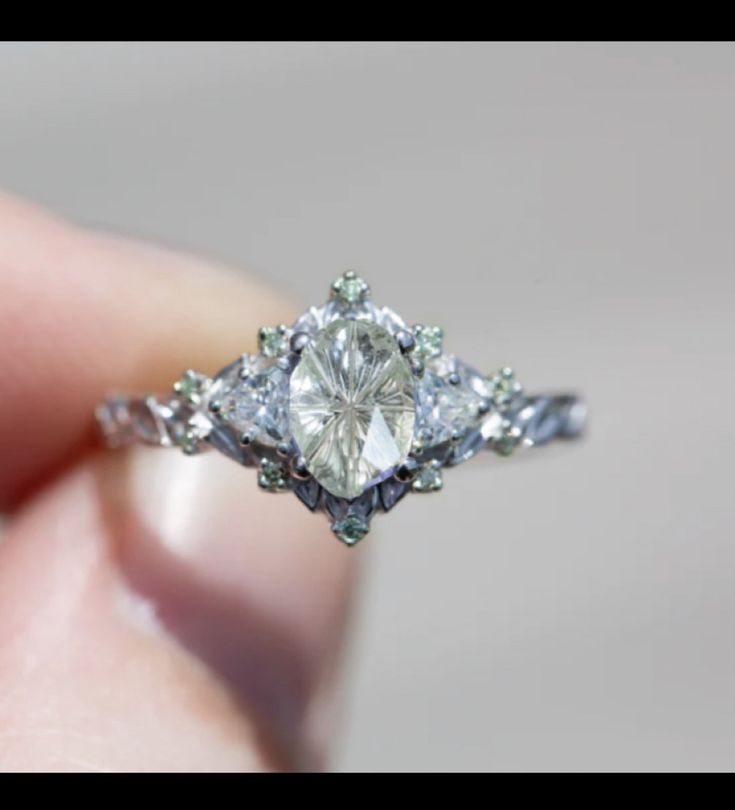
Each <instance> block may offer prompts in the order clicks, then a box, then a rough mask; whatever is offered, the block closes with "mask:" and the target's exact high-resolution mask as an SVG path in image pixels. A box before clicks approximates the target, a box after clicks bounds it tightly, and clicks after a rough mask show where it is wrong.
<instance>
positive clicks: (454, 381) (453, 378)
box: [447, 371, 462, 385]
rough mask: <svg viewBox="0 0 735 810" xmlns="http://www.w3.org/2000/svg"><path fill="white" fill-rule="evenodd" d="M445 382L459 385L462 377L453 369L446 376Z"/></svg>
mask: <svg viewBox="0 0 735 810" xmlns="http://www.w3.org/2000/svg"><path fill="white" fill-rule="evenodd" d="M447 382H448V383H449V384H450V385H459V384H460V383H461V382H462V378H461V377H460V376H459V374H457V372H456V371H453V372H452V373H451V374H450V375H449V376H448V377H447Z"/></svg>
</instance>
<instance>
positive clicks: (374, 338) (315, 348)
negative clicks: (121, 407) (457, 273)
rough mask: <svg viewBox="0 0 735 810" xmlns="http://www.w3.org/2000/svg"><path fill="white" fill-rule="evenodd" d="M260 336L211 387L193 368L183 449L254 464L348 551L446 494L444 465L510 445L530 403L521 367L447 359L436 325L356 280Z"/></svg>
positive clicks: (186, 379)
mask: <svg viewBox="0 0 735 810" xmlns="http://www.w3.org/2000/svg"><path fill="white" fill-rule="evenodd" d="M258 339H259V347H260V351H259V353H258V354H255V355H243V356H242V357H240V358H238V360H236V361H235V362H234V363H231V364H230V365H228V366H226V367H225V368H223V369H222V370H221V371H220V372H219V373H217V374H216V375H215V376H214V377H213V378H212V379H211V380H209V379H207V378H205V377H203V376H202V375H198V374H195V373H194V372H187V373H186V374H185V375H184V376H183V377H182V379H181V380H180V381H179V382H178V383H177V384H176V386H175V393H176V394H177V395H178V396H179V397H181V398H184V399H186V401H187V403H189V405H190V406H192V407H193V409H194V410H193V412H192V415H191V417H190V418H189V423H188V429H187V430H184V431H182V432H181V436H180V437H179V438H178V439H177V443H179V444H180V446H181V447H182V449H184V450H185V451H186V452H188V453H191V452H196V451H197V449H204V447H205V446H206V445H213V446H215V447H216V448H217V449H219V450H220V451H222V452H224V453H226V454H227V455H229V456H230V457H231V458H234V459H235V460H237V461H238V462H240V463H242V464H245V465H247V466H258V467H259V473H258V484H259V485H260V486H261V487H262V488H263V489H266V490H268V491H271V492H281V491H287V490H292V491H293V492H295V494H296V495H297V496H298V497H299V498H300V500H301V501H302V502H303V503H305V504H306V505H307V506H308V507H309V508H310V509H312V510H316V509H317V508H319V509H323V510H324V511H326V512H327V514H328V515H329V516H330V518H331V519H332V529H333V531H334V532H335V534H337V536H338V537H339V538H340V539H341V540H343V541H344V542H345V543H347V544H349V545H352V544H354V543H355V542H357V541H358V540H360V539H361V538H362V537H364V536H365V534H367V532H368V529H369V525H370V518H371V517H372V515H373V513H374V512H375V511H376V510H383V511H388V510H389V509H391V508H392V507H393V506H394V505H395V504H396V503H397V502H398V501H399V500H400V499H401V498H402V497H403V496H404V495H405V494H406V493H407V492H409V491H413V492H435V491H437V490H439V489H441V487H442V467H445V466H452V465H454V464H458V463H459V462H461V461H464V460H466V459H467V458H470V457H471V456H472V455H474V453H475V452H477V451H478V450H479V449H480V448H481V447H483V446H486V445H488V443H490V444H492V442H493V440H495V439H497V440H499V441H503V442H504V444H503V451H504V450H506V449H507V447H508V446H509V445H508V437H507V436H506V434H505V432H504V419H503V417H502V411H503V409H504V408H506V407H507V406H508V405H509V404H510V403H511V402H512V401H513V400H514V398H515V397H516V396H517V395H519V394H520V386H518V385H517V384H516V383H515V380H514V378H513V376H512V372H510V370H509V369H501V370H500V371H499V372H497V373H495V374H492V375H483V374H481V373H479V372H478V371H476V370H475V369H473V368H472V367H471V366H469V365H467V364H466V363H464V362H463V361H462V360H460V359H459V358H457V357H455V356H454V355H451V354H445V353H444V351H443V346H442V342H443V332H442V330H441V329H440V328H439V327H436V326H427V325H416V326H414V327H412V328H408V327H407V326H406V323H405V322H404V321H403V320H402V319H401V318H400V317H399V316H398V315H396V313H395V312H393V311H392V310H390V309H388V308H387V307H378V306H376V305H375V304H374V303H373V302H372V301H370V288H369V287H368V285H367V284H366V283H365V282H364V281H363V280H362V279H360V278H359V277H358V276H357V275H356V274H354V273H352V272H347V273H345V274H344V275H343V276H342V277H340V278H339V279H338V280H337V281H335V283H334V284H333V285H332V289H331V297H330V300H329V301H327V303H326V304H324V305H323V306H321V307H311V308H310V309H308V310H307V311H306V312H305V313H304V314H303V315H302V316H301V317H300V318H299V319H298V320H297V321H296V322H295V323H294V324H293V325H292V326H290V327H289V326H286V325H284V324H280V325H277V326H273V327H263V328H261V329H260V331H259V333H258ZM501 392H502V397H501V396H500V394H501ZM498 449H499V450H501V448H500V447H499V448H498Z"/></svg>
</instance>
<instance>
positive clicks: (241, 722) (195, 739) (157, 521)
mask: <svg viewBox="0 0 735 810" xmlns="http://www.w3.org/2000/svg"><path fill="white" fill-rule="evenodd" d="M289 310H290V308H289V306H288V305H287V304H286V303H284V302H283V301H282V300H280V299H279V298H278V297H277V296H276V295H275V294H273V293H272V292H271V291H269V290H268V289H266V288H264V287H262V286H260V285H258V284H256V283H255V282H253V281H251V280H250V281H245V280H243V278H241V277H238V276H236V275H233V274H229V273H228V272H226V271H224V270H222V269H219V268H217V267H215V266H213V265H212V264H211V263H208V262H206V261H203V260H201V259H197V258H192V257H187V256H183V255H179V254H176V253H173V252H170V251H167V250H163V249H159V248H155V247H152V246H147V245H143V244H139V243H137V242H132V241H127V240H123V239H119V238H116V237H111V236H105V235H101V234H96V233H92V232H88V231H84V230H82V229H79V228H76V227H74V226H71V225H68V224H65V223H63V222H60V221H58V220H56V219H54V218H52V217H50V216H48V215H46V214H44V213H42V212H40V211H38V210H36V209H34V208H32V207H30V206H28V205H27V204H25V203H22V202H19V201H17V200H13V199H10V198H7V197H0V447H1V448H2V451H1V452H0V508H2V509H3V510H4V511H6V512H7V513H8V515H9V519H8V522H7V525H6V526H5V529H4V532H3V536H2V538H0V770H3V771H17V770H34V771H47V770H64V771H78V770H83V771H171V770H177V771H178V770H180V771H215V770H221V771H231V770H266V769H287V770H292V769H314V768H318V767H322V765H323V762H324V759H323V758H324V753H325V751H326V749H327V743H328V739H329V736H330V734H331V729H332V725H333V723H332V719H333V714H334V706H335V695H336V691H337V689H336V685H337V684H336V682H337V677H336V673H337V670H338V661H339V648H340V643H341V640H342V635H343V629H344V624H345V616H346V614H347V609H348V605H349V599H350V582H351V579H352V567H353V563H354V556H353V555H354V552H350V551H348V550H347V549H345V548H344V547H343V546H341V545H340V544H338V543H336V542H334V539H333V537H332V536H331V534H330V532H329V530H328V528H327V527H326V524H323V523H322V522H321V521H319V520H316V519H314V520H309V518H308V515H305V514H304V512H303V510H302V508H301V507H300V506H299V504H298V503H297V502H296V500H295V499H291V498H282V499H278V498H277V496H273V495H266V494H263V493H261V492H259V491H258V489H257V487H256V485H255V482H254V480H252V472H251V471H247V470H242V469H239V468H238V467H237V466H236V465H233V464H232V463H231V462H229V461H228V460H227V459H224V458H222V457H220V456H219V455H218V454H207V455H205V456H201V457H197V458H194V459H191V458H185V457H183V456H182V455H181V454H178V453H174V452H173V451H157V450H155V449H150V448H142V449H137V450H134V451H126V452H116V453H106V452H104V451H100V450H99V448H96V446H95V441H94V439H95V437H94V432H93V429H92V428H93V421H92V413H93V410H94V407H95V405H96V404H97V403H98V402H99V401H100V400H101V399H102V398H103V397H104V396H105V394H107V393H108V392H109V391H110V390H111V389H114V390H125V389H130V390H132V391H136V390H151V391H156V390H167V389H168V388H169V387H170V385H171V383H172V381H173V380H174V379H175V378H176V377H177V376H178V375H179V374H180V373H181V371H183V370H184V369H185V368H187V367H193V368H197V369H199V370H202V371H205V372H214V371H216V370H217V369H218V368H220V367H221V366H223V365H224V364H225V363H227V362H228V361H229V360H230V359H231V358H232V357H234V356H236V355H238V354H239V353H242V352H243V351H251V350H253V348H254V337H255V333H256V330H257V327H258V326H259V325H261V324H271V323H279V322H281V321H284V320H288V317H289V315H290V314H293V313H292V312H291V311H289Z"/></svg>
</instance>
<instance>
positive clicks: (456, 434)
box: [450, 428, 467, 444]
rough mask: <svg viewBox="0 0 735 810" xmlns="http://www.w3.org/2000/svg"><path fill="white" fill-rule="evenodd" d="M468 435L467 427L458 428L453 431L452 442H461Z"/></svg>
mask: <svg viewBox="0 0 735 810" xmlns="http://www.w3.org/2000/svg"><path fill="white" fill-rule="evenodd" d="M466 435H467V431H466V430H465V429H463V428H457V429H456V430H453V431H452V436H451V438H450V441H451V442H452V444H459V443H460V442H461V441H462V439H464V437H465V436H466Z"/></svg>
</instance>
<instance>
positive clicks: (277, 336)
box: [258, 324, 290, 357]
mask: <svg viewBox="0 0 735 810" xmlns="http://www.w3.org/2000/svg"><path fill="white" fill-rule="evenodd" d="M289 337H290V335H289V333H288V328H287V327H286V326H284V325H283V324H280V325H279V326H263V327H261V329H260V331H259V332H258V343H259V345H260V351H261V352H262V353H263V354H264V355H265V356H266V357H279V356H280V355H282V354H285V353H286V352H287V351H288V340H289Z"/></svg>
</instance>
